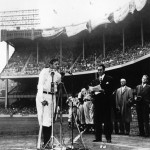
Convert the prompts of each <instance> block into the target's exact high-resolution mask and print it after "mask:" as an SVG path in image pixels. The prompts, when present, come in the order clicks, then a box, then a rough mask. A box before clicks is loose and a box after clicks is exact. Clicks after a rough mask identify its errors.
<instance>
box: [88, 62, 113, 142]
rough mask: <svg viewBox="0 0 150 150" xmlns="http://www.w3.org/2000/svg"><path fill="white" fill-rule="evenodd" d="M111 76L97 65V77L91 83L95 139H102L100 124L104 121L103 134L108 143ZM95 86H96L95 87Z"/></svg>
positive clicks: (109, 134)
mask: <svg viewBox="0 0 150 150" xmlns="http://www.w3.org/2000/svg"><path fill="white" fill-rule="evenodd" d="M112 81H113V80H112V77H111V76H108V75H106V74H105V66H104V65H103V64H101V65H100V66H99V67H98V78H97V79H95V80H94V81H93V82H92V83H91V86H92V88H91V89H92V90H93V92H94V95H93V98H94V101H93V104H94V125H95V140H94V141H93V142H101V141H102V124H103V123H104V134H105V137H106V140H107V142H108V143H111V134H112V122H111V96H112V92H113V82H112ZM95 87H96V88H95Z"/></svg>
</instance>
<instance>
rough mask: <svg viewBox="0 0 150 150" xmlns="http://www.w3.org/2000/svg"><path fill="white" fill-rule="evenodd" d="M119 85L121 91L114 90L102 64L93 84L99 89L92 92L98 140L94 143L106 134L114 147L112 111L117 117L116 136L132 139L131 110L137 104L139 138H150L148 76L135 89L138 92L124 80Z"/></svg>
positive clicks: (96, 139) (149, 89)
mask: <svg viewBox="0 0 150 150" xmlns="http://www.w3.org/2000/svg"><path fill="white" fill-rule="evenodd" d="M120 85H121V87H120V88H118V89H117V90H115V89H114V82H113V78H112V77H111V76H108V75H106V74H105V66H104V65H103V64H102V65H100V66H99V67H98V78H97V79H95V80H94V81H92V83H91V86H93V87H96V88H98V86H99V87H100V88H99V90H98V91H93V92H94V94H93V99H94V100H93V104H94V125H95V140H93V142H101V141H102V133H104V134H105V138H106V140H107V142H108V143H111V134H112V132H113V123H112V110H114V114H115V117H116V116H117V117H116V118H117V120H116V118H115V124H116V125H117V127H115V128H117V130H116V131H117V133H119V134H124V135H129V134H130V122H131V121H132V114H131V106H133V105H134V104H135V105H136V111H137V119H138V126H139V135H140V136H144V137H149V136H150V131H149V110H150V108H149V105H150V85H148V76H147V75H143V76H142V83H141V84H140V85H138V86H137V87H136V90H135V92H133V89H131V88H130V87H128V86H127V85H126V79H124V78H122V79H121V80H120ZM93 89H95V88H93ZM114 90H115V94H114ZM113 94H114V95H115V97H114V98H115V104H114V103H113V97H112V95H113ZM118 115H119V117H118ZM103 127H104V128H103Z"/></svg>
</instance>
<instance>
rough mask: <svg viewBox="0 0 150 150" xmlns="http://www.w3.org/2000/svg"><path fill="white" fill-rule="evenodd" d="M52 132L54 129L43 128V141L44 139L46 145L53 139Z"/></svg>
mask: <svg viewBox="0 0 150 150" xmlns="http://www.w3.org/2000/svg"><path fill="white" fill-rule="evenodd" d="M51 132H52V127H51V126H50V127H45V126H43V139H44V145H46V144H47V142H48V141H49V140H50V138H51Z"/></svg>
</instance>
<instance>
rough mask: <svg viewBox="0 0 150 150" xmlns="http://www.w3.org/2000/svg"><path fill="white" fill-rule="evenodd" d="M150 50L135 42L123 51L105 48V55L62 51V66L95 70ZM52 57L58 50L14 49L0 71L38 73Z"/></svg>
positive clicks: (139, 55) (5, 72)
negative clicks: (100, 64)
mask: <svg viewBox="0 0 150 150" xmlns="http://www.w3.org/2000/svg"><path fill="white" fill-rule="evenodd" d="M149 52H150V43H149V42H147V43H145V44H144V46H141V45H140V44H135V45H134V46H131V47H128V46H126V48H125V50H124V52H123V50H122V48H121V47H120V48H117V49H107V48H106V56H105V57H103V56H102V54H96V53H93V54H91V55H89V56H87V57H86V58H83V56H82V55H79V56H78V57H77V58H73V55H72V54H71V52H70V51H68V52H67V53H63V57H62V68H63V69H64V70H66V72H67V71H70V69H71V70H72V72H83V71H89V70H95V69H96V67H97V64H99V63H103V64H104V65H105V66H106V67H107V68H108V67H113V66H117V65H120V64H125V63H127V62H130V61H133V60H136V59H138V58H140V57H142V56H144V55H146V54H149ZM54 57H57V58H58V57H59V52H52V51H46V50H42V51H40V52H39V56H38V55H37V52H35V51H32V50H19V51H15V53H14V55H13V56H12V57H11V58H10V60H9V62H8V64H7V65H6V67H5V68H4V70H3V72H2V76H12V75H14V76H17V75H18V76H19V75H38V74H39V72H40V71H41V69H42V68H43V67H45V66H46V65H47V62H48V60H50V59H51V58H54Z"/></svg>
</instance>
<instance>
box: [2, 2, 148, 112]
mask: <svg viewBox="0 0 150 150" xmlns="http://www.w3.org/2000/svg"><path fill="white" fill-rule="evenodd" d="M132 9H133V8H132ZM149 10H150V4H149V1H146V3H145V5H144V6H143V8H142V9H141V10H140V11H139V10H136V9H135V10H133V11H132V12H130V13H129V12H128V15H127V16H126V17H125V18H124V19H123V20H121V21H118V22H117V23H116V21H115V20H114V14H109V15H108V20H109V21H110V23H105V24H102V25H101V24H100V25H97V27H94V28H92V21H89V22H87V23H86V27H87V29H86V30H82V31H80V32H78V33H77V34H76V35H74V36H68V33H67V27H66V28H65V27H63V28H52V29H38V26H37V25H38V21H37V20H38V19H37V18H38V16H36V18H32V19H35V21H36V23H33V22H32V23H33V24H32V23H31V24H30V23H29V20H28V21H27V20H26V21H24V22H25V23H26V24H27V26H25V25H23V23H22V22H23V21H22V22H19V23H18V24H17V26H13V25H12V24H6V22H5V26H4V27H6V26H11V27H12V26H13V29H10V30H9V29H8V28H3V29H1V37H0V39H1V41H5V42H7V44H10V45H12V46H13V47H14V48H15V52H14V54H13V55H12V56H11V58H10V59H9V60H8V61H7V64H6V66H5V68H4V69H3V71H2V72H1V83H2V84H1V85H4V84H5V86H2V87H1V91H2V92H1V96H2V97H3V98H4V100H5V108H7V107H9V109H11V108H10V106H11V107H13V108H15V109H13V111H14V112H19V110H18V108H17V107H16V106H17V105H18V103H19V104H20V101H21V102H22V104H24V101H26V102H27V101H28V102H29V106H31V109H30V110H29V112H31V113H36V110H35V109H34V108H33V106H35V96H36V92H37V82H38V74H39V72H40V71H41V69H42V68H44V67H45V66H46V65H47V62H48V61H49V60H50V59H52V58H59V59H60V65H61V69H62V70H64V71H65V73H66V74H65V77H64V87H65V88H64V91H63V93H64V94H63V98H64V100H65V99H66V96H67V95H66V94H71V93H77V92H79V91H80V89H81V88H82V87H85V86H86V85H87V84H89V83H90V81H91V80H92V79H94V78H95V76H96V72H97V70H96V68H97V65H98V64H100V63H103V64H105V66H106V71H107V72H109V74H111V75H112V76H113V77H114V79H115V81H116V85H115V86H116V88H117V87H118V86H119V79H120V78H121V77H124V78H126V79H127V81H128V85H129V86H131V87H132V88H134V87H135V86H136V85H137V84H138V83H139V82H140V79H141V76H142V74H148V75H149V74H150V67H149V65H150V20H149V19H148V18H150V14H149ZM35 12H36V13H37V11H34V13H35ZM9 13H11V12H9ZM26 13H27V11H26ZM32 13H33V12H32ZM1 14H2V13H1ZM30 14H31V13H30ZM5 15H6V13H5ZM23 15H24V14H23ZM16 16H17V15H16ZM16 16H15V17H16ZM1 17H2V16H1ZM3 17H4V16H3ZM32 19H31V20H32ZM7 21H8V20H7ZM1 23H2V22H1ZM29 25H30V26H29ZM1 26H2V24H1ZM35 26H36V27H35ZM54 33H55V34H54ZM66 33H67V34H66ZM7 51H9V49H8V50H7ZM70 71H71V72H72V74H70ZM4 91H5V92H4ZM66 91H67V93H65V92H66ZM17 102H18V103H17ZM19 106H20V105H19ZM22 107H23V106H20V108H22ZM32 108H33V109H32ZM26 110H27V106H25V107H24V109H21V112H22V113H23V112H26ZM9 111H10V110H8V111H7V112H6V113H8V112H9ZM11 111H12V109H11Z"/></svg>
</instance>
